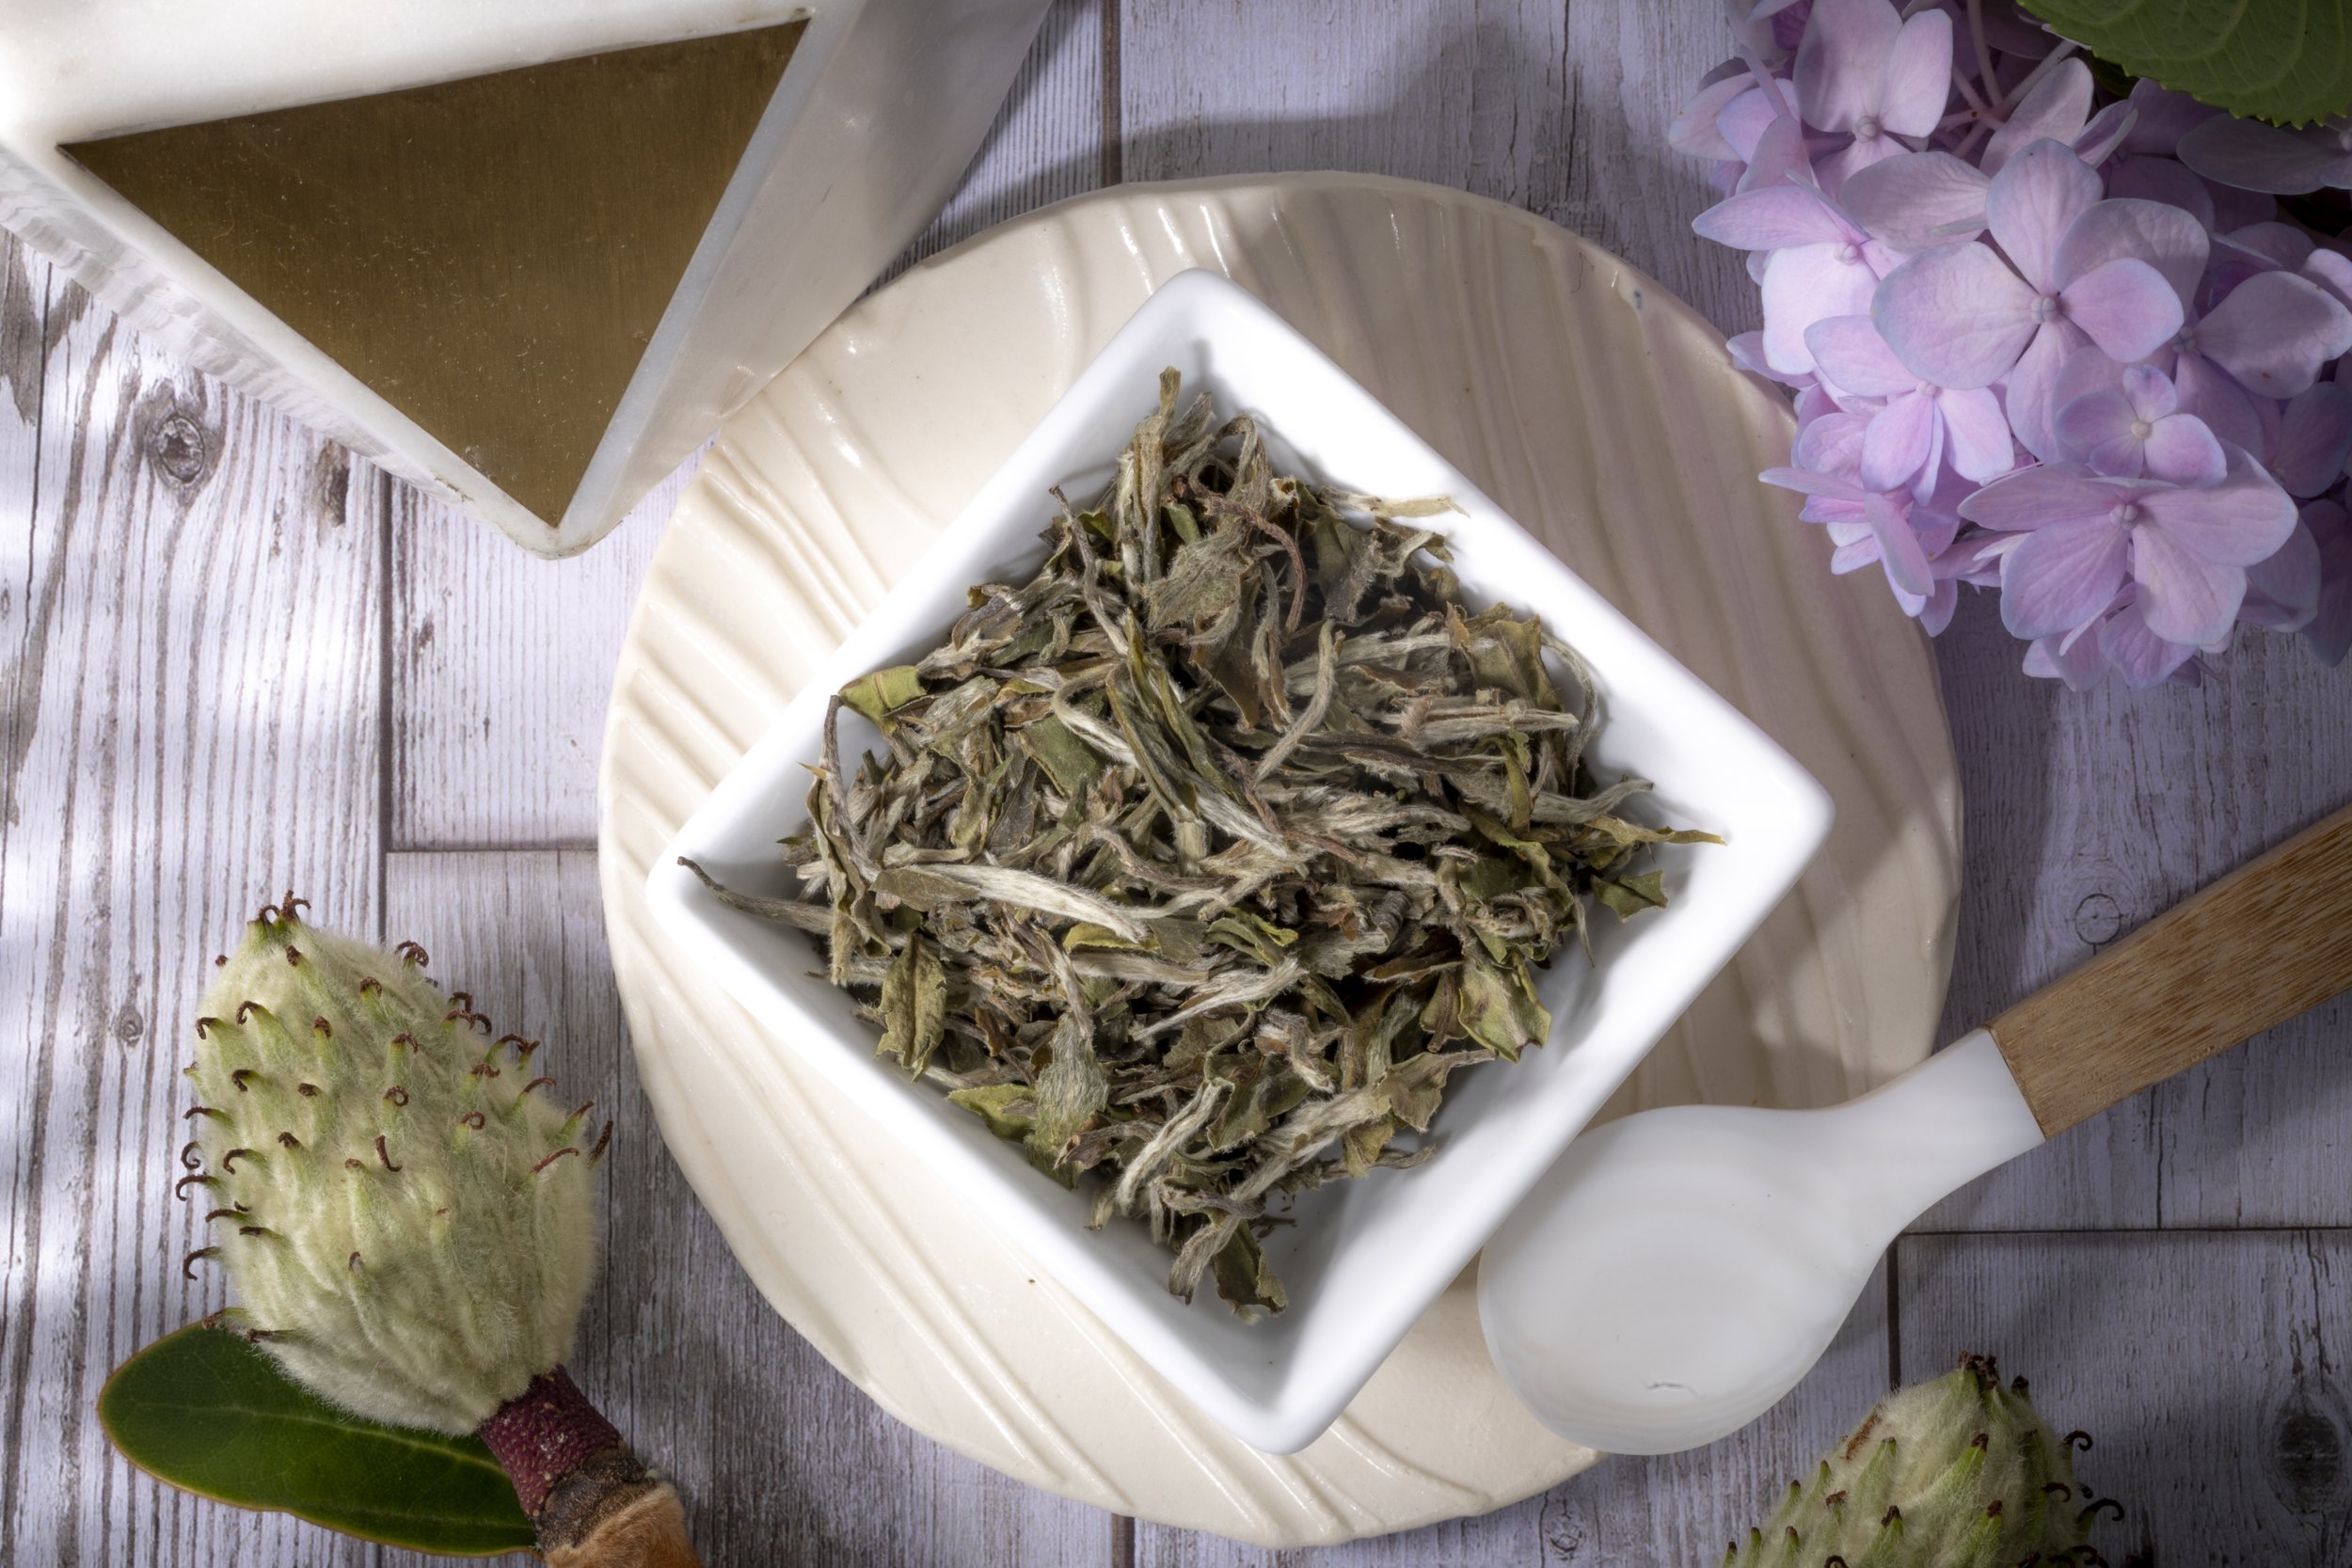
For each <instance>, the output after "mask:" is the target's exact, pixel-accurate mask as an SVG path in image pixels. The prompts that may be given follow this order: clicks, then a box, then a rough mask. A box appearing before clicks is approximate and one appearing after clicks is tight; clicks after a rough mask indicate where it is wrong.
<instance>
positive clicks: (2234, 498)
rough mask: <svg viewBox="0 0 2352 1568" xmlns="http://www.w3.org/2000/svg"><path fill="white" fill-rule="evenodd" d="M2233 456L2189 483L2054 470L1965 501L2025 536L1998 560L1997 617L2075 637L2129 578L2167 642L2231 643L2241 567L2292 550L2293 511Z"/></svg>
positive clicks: (1964, 511) (2025, 474) (2252, 465)
mask: <svg viewBox="0 0 2352 1568" xmlns="http://www.w3.org/2000/svg"><path fill="white" fill-rule="evenodd" d="M2226 455H2227V465H2226V467H2225V469H2224V472H2223V474H2222V476H2221V477H2220V478H2219V479H2218V480H2216V481H2214V482H2213V483H2207V484H2201V485H2197V486H2193V487H2192V486H2185V485H2179V484H2171V483H2166V482H2165V481H2162V480H2155V479H2137V480H2135V479H2115V478H2111V477H2108V476H2106V475H2103V474H2097V473H2093V472H2091V471H2090V469H2089V468H2086V467H2081V466H2080V465H2077V464H2071V463H2055V464H2043V465H2042V466H2040V467H2032V468H2027V469H2025V470H2024V471H2022V472H2019V473H2015V474H2011V475H2010V476H2009V477H2008V478H2006V479H2001V480H1996V481H1995V482H1994V483H1991V484H1989V485H1987V486H1985V487H1984V488H1983V489H1981V490H1979V491H1978V492H1977V493H1976V494H1975V495H1973V496H1971V497H1969V498H1968V499H1966V500H1964V501H1963V502H1962V503H1961V507H1960V515H1962V516H1963V517H1964V518H1966V519H1967V520H1968V521H1970V522H1973V523H1979V524H1981V525H1982V526H1984V527H1986V528H1989V529H1994V530H1998V531H2002V532H2005V533H2015V532H2022V533H2024V534H2025V535H2026V537H2025V538H2024V539H2023V540H2022V541H2020V543H2019V544H2018V545H2017V546H2016V547H2015V548H2013V549H2011V550H2010V552H2009V553H2008V554H2007V555H2006V556H2005V557H2004V558H2003V559H2002V562H2001V619H2002V622H2003V623H2004V624H2005V625H2006V626H2008V627H2009V629H2010V631H2011V632H2012V633H2014V634H2015V635H2017V636H2019V637H2024V638H2038V637H2051V636H2056V635H2058V634H2061V633H2065V632H2071V631H2074V630H2075V629H2076V628H2078V627H2080V626H2083V625H2084V624H2085V623H2086V622H2089V621H2090V620H2092V619H2094V618H2096V617H2098V616H2100V615H2102V614H2104V613H2106V611H2107V610H2108V609H2109V608H2110V607H2111V606H2112V605H2114V603H2115V601H2116V596H2117V594H2120V593H2121V592H2122V589H2123V587H2124V585H2125V583H2127V582H2129V583H2132V584H2135V585H2136V586H2137V589H2138V594H2137V600H2136V602H2135V604H2134V605H2133V607H2132V609H2133V610H2134V612H2135V614H2136V615H2137V618H2138V619H2139V620H2140V621H2142V622H2144V623H2145V625H2146V626H2147V629H2148V630H2149V631H2151V632H2153V634H2154V635H2155V636H2157V637H2160V638H2162V639H2164V640H2165V641H2169V642H2177V643H2185V644H2188V645H2190V646H2192V647H2201V646H2203V645H2205V644H2207V643H2211V642H2216V641H2220V640H2221V639H2223V638H2226V637H2227V636H2229V634H2230V627H2231V626H2232V625H2233V623H2234V622H2235V621H2236V619H2237V612H2238V608H2239V606H2240V604H2241V603H2242V602H2243V601H2244V599H2245V597H2246V568H2247V567H2249V566H2251V565H2253V564H2255V563H2256V562H2261V561H2263V560H2265V559H2267V558H2268V557H2269V556H2270V555H2272V554H2273V553H2274V552H2276V551H2277V550H2278V548H2279V547H2280V546H2281V545H2283V544H2285V543H2286V541H2287V536H2288V535H2289V534H2291V533H2293V532H2294V531H2295V521H2296V510H2295V502H2294V500H2293V499H2291V498H2290V497H2289V496H2288V495H2287V493H2286V492H2285V491H2284V490H2282V489H2280V487H2279V484H2278V482H2277V481H2276V480H2273V479H2272V478H2271V477H2270V476H2269V474H2267V473H2265V471H2264V470H2263V467H2262V465H2260V464H2259V463H2257V462H2255V461H2254V459H2253V458H2252V457H2251V456H2249V454H2248V453H2247V452H2246V451H2245V450H2244V449H2242V448H2235V447H2233V448H2231V449H2229V450H2228V452H2227V454H2226Z"/></svg>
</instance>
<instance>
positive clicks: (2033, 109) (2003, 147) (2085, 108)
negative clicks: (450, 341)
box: [1978, 58, 2092, 174]
mask: <svg viewBox="0 0 2352 1568" xmlns="http://www.w3.org/2000/svg"><path fill="white" fill-rule="evenodd" d="M2091 85H2092V84H2091V80H2090V67H2089V66H2087V65H2085V64H2083V62H2082V61H2081V60H2080V59H2079V58H2074V59H2068V60H2065V61H2062V62H2060V63H2059V64H2058V66H2056V67H2054V68H2052V70H2051V71H2049V72H2048V73H2047V74H2045V75H2044V76H2043V77H2042V80H2041V81H2039V82H2036V83H2035V84H2034V86H2033V90H2032V91H2031V92H2029V93H2027V94H2026V97H2025V101H2024V102H2023V103H2019V104H2018V105H2017V106H2016V107H2015V108H2013V109H2011V110H2010V112H2009V116H2008V119H2007V122H2006V123H2005V124H2003V125H2002V127H2001V128H2000V129H1999V130H1998V131H1995V132H1994V133H1993V139H1992V140H1991V141H1988V142H1986V143H1985V144H1984V155H1983V156H1982V157H1981V158H1979V160H1978V162H1979V163H1981V164H1982V165H1983V166H1984V169H1985V172H1986V173H1988V174H1998V173H1999V172H2000V171H2001V170H2002V169H2003V168H2004V167H2006V166H2009V165H2010V164H2011V163H2014V162H2015V161H2016V160H2017V159H2018V158H2019V157H2020V156H2021V155H2023V153H2024V151H2025V150H2026V148H2028V147H2030V146H2032V145H2033V144H2034V143H2035V142H2037V141H2042V140H2044V139H2050V140H2056V141H2060V142H2070V141H2073V140H2074V138H2075V137H2076V136H2079V135H2082V133H2083V127H2084V126H2085V125H2086V124H2088V123H2089V122H2090V93H2091Z"/></svg>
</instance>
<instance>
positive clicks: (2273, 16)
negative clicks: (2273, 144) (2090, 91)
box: [2025, 0, 2352, 125]
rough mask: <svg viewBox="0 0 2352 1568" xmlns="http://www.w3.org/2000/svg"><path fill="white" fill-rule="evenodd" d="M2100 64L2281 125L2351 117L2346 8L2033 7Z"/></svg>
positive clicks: (2072, 1) (2136, 1)
mask: <svg viewBox="0 0 2352 1568" xmlns="http://www.w3.org/2000/svg"><path fill="white" fill-rule="evenodd" d="M2025 8H2026V9H2027V10H2029V11H2031V12H2033V13H2034V14H2035V15H2036V16H2039V17H2040V18H2042V21H2044V22H2046V23H2048V24H2050V25H2051V26H2052V27H2054V28H2056V29H2057V30H2058V32H2059V33H2061V34H2063V35H2065V36H2066V37H2067V38H2070V39H2073V40H2074V41H2075V42H2077V43H2079V44H2081V45H2082V46H2083V47H2084V48H2085V49H2088V50H2090V52H2091V53H2092V54H2093V55H2098V56H2099V57H2100V58H2101V59H2104V60H2111V61H2113V62H2114V63H2115V64H2117V65H2120V66H2122V68H2123V69H2124V70H2126V71H2130V72H2132V73H2133V74H2134V75H2136V76H2151V77H2153V78H2154V79H2155V80H2156V81H2157V82H2158V83H2159V84H2160V85H2162V86H2164V87H2170V88H2171V89H2172V90H2173V91H2175V92H2185V93H2187V94H2188V95H2189V96H2190V97H2192V98H2195V99H2198V100H2200V101H2201V102H2203V103H2211V104H2213V105H2214V106H2215V107H2216V108H2221V109H2227V110H2229V111H2230V112H2231V113H2232V114H2236V115H2246V116H2249V117H2250V118H2252V119H2267V120H2270V121H2273V122H2274V123H2277V124H2280V125H2300V124H2303V123H2305V122H2306V121H2309V120H2316V119H2327V118H2328V116H2330V115H2340V114H2343V113H2344V112H2345V111H2346V110H2347V109H2352V12H2347V11H2346V10H2345V8H2344V6H2343V5H2342V3H2341V0H2025Z"/></svg>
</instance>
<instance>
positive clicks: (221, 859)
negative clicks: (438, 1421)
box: [0, 257, 384, 1564]
mask: <svg viewBox="0 0 2352 1568" xmlns="http://www.w3.org/2000/svg"><path fill="white" fill-rule="evenodd" d="M21 266H22V263H21V261H17V260H16V259H14V258H13V257H11V258H10V259H9V261H8V268H9V273H10V276H11V277H12V278H21V277H22V274H21V271H19V270H18V269H20V268H21ZM6 295H7V297H8V300H9V301H10V302H11V304H10V305H9V307H8V310H9V324H8V328H7V330H8V339H7V347H6V350H5V356H6V357H5V362H6V363H8V365H9V367H10V372H9V374H10V381H11V395H9V396H7V397H0V408H6V409H8V414H7V415H6V416H5V417H6V418H7V419H8V420H10V421H12V422H13V421H16V420H20V419H21V411H22V410H21V404H18V403H17V401H16V399H15V397H14V396H13V392H14V390H15V388H16V386H18V385H20V384H19V383H18V382H17V379H16V378H17V377H18V376H20V375H23V374H26V373H30V374H32V375H33V376H34V377H35V379H36V381H37V385H38V387H39V394H40V395H39V410H40V436H39V441H38V451H37V452H35V453H33V454H31V455H30V457H29V459H28V457H27V454H25V453H24V452H23V451H22V450H21V447H22V442H21V440H18V439H16V438H15V437H14V436H12V435H11V436H0V465H4V466H5V469H6V471H7V473H8V476H9V478H8V480H7V481H6V483H7V484H8V487H9V492H10V493H13V492H14V491H16V490H17V489H18V488H19V487H24V488H26V489H28V490H29V491H30V492H32V493H33V494H32V505H31V508H30V515H29V517H28V518H27V517H23V516H18V517H10V518H5V519H0V522H5V524H6V526H5V527H0V583H5V585H6V586H5V590H4V591H0V659H4V660H5V667H4V668H0V725H5V738H4V739H0V767H4V768H5V772H0V788H5V791H6V800H5V809H0V908H4V909H5V911H6V921H5V937H4V938H0V941H4V942H5V962H0V973H5V974H7V976H8V984H7V985H6V986H0V1225H5V1227H6V1235H5V1241H4V1242H0V1432H5V1433H7V1438H6V1444H5V1449H0V1562H11V1563H17V1562H22V1563H35V1562H39V1563H53V1562H55V1563H72V1562H93V1563H96V1562H109V1563H111V1562H138V1563H142V1564H146V1563H157V1564H166V1563H168V1564H182V1563H219V1562H226V1561H231V1560H269V1561H290V1560H294V1558H295V1556H296V1555H297V1554H298V1555H299V1556H300V1558H301V1559H302V1560H304V1561H306V1562H320V1563H344V1562H360V1561H364V1560H366V1558H367V1552H366V1550H365V1549H364V1548H362V1547H360V1546H359V1545H358V1544H355V1543H350V1542H347V1541H343V1540H342V1539H341V1538H335V1537H329V1536H327V1535H326V1534H325V1533H324V1532H320V1531H316V1530H313V1529H311V1528H309V1527H307V1526H300V1525H297V1524H295V1523H294V1522H293V1521H291V1520H287V1519H284V1518H267V1517H262V1516H257V1515H253V1514H246V1513H238V1512H236V1511H233V1510H230V1509H226V1508H222V1507H219V1506H216V1505H212V1504H206V1503H200V1502H198V1501H196V1500H194V1499H192V1498H189V1497H184V1496H183V1495H181V1494H178V1493H175V1492H172V1491H170V1490H169V1489H167V1488H166V1487H164V1486H161V1485H159V1484H158V1483H156V1482H154V1481H150V1480H148V1479H147V1478H146V1477H144V1476H141V1475H139V1474H137V1473H135V1471H133V1470H132V1468H131V1467H130V1466H129V1465H126V1464H124V1463H123V1462H121V1461H120V1460H119V1459H118V1458H117V1457H115V1455H114V1454H113V1453H112V1452H111V1451H110V1450H109V1449H107V1447H106V1445H105V1442H104V1440H103V1436H102V1435H101V1433H100V1432H99V1430H98V1427H97V1423H96V1421H95V1419H94V1418H93V1415H92V1402H93V1401H94V1400H95V1398H96V1396H97V1393H98V1388H99V1386H100V1384H101V1383H102V1382H103V1379H104V1377H105V1374H106V1372H107V1370H108V1369H110V1368H111V1367H112V1366H114V1365H115V1364H116V1363H117V1362H119V1360H121V1359H122V1358H123V1357H124V1356H126V1355H128V1354H130V1353H131V1352H133V1351H134V1350H135V1349H137V1348H138V1347H139V1346H140V1345H142V1344H144V1343H146V1342H147V1341H149V1340H151V1339H152V1338H155V1337H156V1336H157V1335H159V1334H161V1333H163V1332H165V1331H166V1330H168V1329H171V1328H174V1327H177V1326H179V1325H180V1324H181V1323H185V1322H187V1321H188V1320H190V1319H192V1318H195V1317H197V1316H199V1315H200V1314H202V1313H203V1312H205V1311H207V1310H209V1309H211V1308H213V1307H218V1306H220V1305H221V1304H222V1301H223V1295H222V1288H221V1282H220V1280H219V1279H218V1278H217V1277H216V1276H215V1275H213V1274H211V1273H209V1272H202V1271H199V1274H198V1276H197V1278H196V1279H195V1280H194V1281H193V1282H186V1281H183V1279H182V1277H181V1267H180V1260H181V1257H182V1255H183V1253H184V1252H185V1251H186V1250H187V1249H188V1248H189V1247H191V1246H193V1245H194V1244H196V1243H195V1242H194V1240H193V1235H194V1231H195V1229H196V1221H195V1219H194V1215H195V1213H196V1212H197V1210H195V1209H193V1208H191V1207H189V1206H187V1205H183V1204H175V1203H174V1202H173V1201H172V1198H171V1196H170V1188H171V1182H172V1180H173V1178H174V1177H175V1176H176V1175H178V1174H179V1168H178V1166H177V1165H176V1164H175V1163H174V1159H173V1151H174V1150H175V1149H176V1148H178V1146H179V1144H180V1143H181V1141H182V1140H183V1136H184V1134H183V1132H182V1130H181V1120H180V1113H181V1111H182V1109H183V1106H184V1104H185V1103H186V1101H185V1097H184V1095H183V1094H182V1093H181V1088H182V1085H181V1080H180V1078H179V1069H180V1067H181V1065H182V1064H183V1061H184V1060H185V1058H186V1055H187V1046H188V1036H187V1034H186V1030H187V1029H188V1027H189V1025H190V1020H191V1019H192V1016H193V1011H194V1003H195V1001H196V998H197V995H198V993H199V990H201V988H202V986H203V985H204V983H205V979H206V974H207V972H208V970H209V967H210V966H209V964H208V963H207V961H206V960H207V958H208V956H209V955H211V954H213V953H215V952H216V951H218V950H220V949H221V948H223V947H225V946H226V945H227V944H228V943H229V942H231V941H232V940H233V939H234V938H235V936H236V934H237V932H238V930H239V927H240V926H241V924H242V922H243V920H244V918H245V917H246V914H247V913H248V912H249V911H251V910H253V909H254V908H255V907H256V906H257V905H258V904H259V903H260V902H261V901H262V898H263V897H264V896H266V895H270V894H272V893H274V892H275V891H277V890H280V889H282V888H284V887H285V886H287V885H289V884H298V885H299V886H300V887H301V888H302V889H303V890H304V892H305V893H306V894H307V895H308V896H309V897H310V899H311V900H312V902H313V903H314V904H315V905H316V906H317V908H318V910H319V911H320V913H321V914H323V915H325V916H326V917H328V918H332V919H337V920H341V921H343V922H345V923H356V924H358V925H360V926H362V927H373V923H374V918H375V909H376V879H375V871H376V842H377V832H376V826H377V822H378V819H379V809H378V787H379V777H378V756H377V747H376V735H377V729H378V704H377V698H378V693H379V689H380V667H379V661H378V657H377V652H378V644H379V641H380V629H381V625H382V623H381V619H380V613H379V612H380V605H381V583H382V577H381V567H382V560H383V549H382V546H383V541H384V531H383V517H382V512H381V507H380V505H378V504H377V499H378V498H380V494H381V490H380V486H378V485H377V484H375V483H373V481H372V480H368V479H365V478H361V479H358V480H356V481H355V480H354V479H353V477H352V476H351V475H350V474H349V473H348V472H347V471H346V468H345V466H344V463H343V460H342V456H341V454H340V452H338V451H335V450H334V449H332V448H325V447H322V446H321V444H320V443H319V441H318V440H317V438H316V437H315V436H311V435H310V433H309V432H307V431H305V430H303V429H302V428H301V427H299V426H297V425H295V424H294V423H293V422H292V421H290V420H286V419H284V418H282V417H281V416H279V415H278V414H276V413H273V412H272V411H270V410H268V409H266V408H264V407H262V406H260V405H259V404H254V403H252V402H251V401H249V400H246V399H245V398H242V397H238V396H235V395H232V394H230V393H228V392H226V391H225V390H224V389H223V388H221V387H220V386H219V385H217V384H216V383H214V382H212V381H209V380H206V379H204V378H202V377H199V376H196V375H193V374H191V373H189V372H186V371H185V370H183V368H181V367H180V366H179V365H178V364H176V363H175V362H173V361H171V360H170V359H168V358H166V357H164V356H161V355H159V354H157V353H156V352H154V351H153V350H151V348H150V347H149V346H148V345H146V344H145V343H143V342H142V341H139V340H138V339H136V338H135V337H134V336H133V335H131V334H130V333H129V332H127V331H126V330H124V329H123V328H121V327H120V326H119V324H117V323H116V322H115V321H114V320H113V319H112V318H111V317H110V316H108V315H106V314H105V313H104V312H103V311H102V310H99V309H95V308H94V307H92V306H91V305H90V303H89V301H88V300H87V297H86V296H85V295H83V294H82V293H81V292H80V291H79V290H78V289H74V288H72V287H71V286H69V285H63V284H58V283H52V284H51V285H50V286H49V288H48V290H47V293H46V294H45V297H44V299H43V302H42V306H41V309H40V313H39V316H38V317H37V318H36V324H35V326H34V328H33V330H34V332H35V341H36V344H37V348H36V351H35V354H34V355H27V354H26V353H25V352H24V340H23V339H22V337H21V336H19V334H21V333H22V332H23V331H24V329H25V328H24V320H25V318H24V312H23V309H21V308H20V307H19V306H18V305H17V304H16V303H14V302H16V301H17V300H19V298H20V297H21V296H20V295H19V293H17V292H16V288H15V285H14V283H13V282H12V283H11V285H10V286H9V287H8V290H7V291H6ZM36 357H37V360H38V362H37V363H35V359H36ZM28 366H29V367H30V369H29V371H28V369H27V367H28ZM27 476H29V479H30V483H29V485H27V484H26V477H27Z"/></svg>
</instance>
